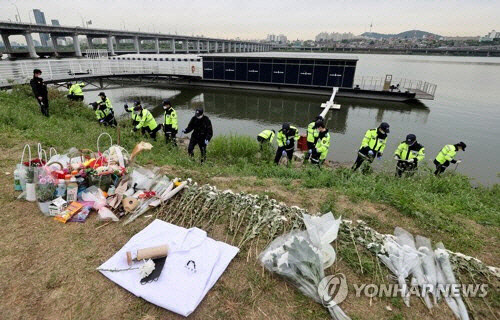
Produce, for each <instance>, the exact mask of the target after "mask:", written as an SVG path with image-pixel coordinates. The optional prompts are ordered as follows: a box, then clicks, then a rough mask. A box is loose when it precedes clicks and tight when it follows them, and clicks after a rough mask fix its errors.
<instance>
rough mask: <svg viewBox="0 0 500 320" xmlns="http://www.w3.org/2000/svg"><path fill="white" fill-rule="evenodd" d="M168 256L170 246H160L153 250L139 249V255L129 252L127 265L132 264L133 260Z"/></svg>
mask: <svg viewBox="0 0 500 320" xmlns="http://www.w3.org/2000/svg"><path fill="white" fill-rule="evenodd" d="M167 254H168V246H167V245H163V246H158V247H152V248H144V249H138V250H137V253H136V254H135V255H134V252H131V251H127V263H128V264H129V265H131V264H132V261H133V260H144V259H157V258H163V257H166V256H167Z"/></svg>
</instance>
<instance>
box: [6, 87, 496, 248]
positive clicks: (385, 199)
mask: <svg viewBox="0 0 500 320" xmlns="http://www.w3.org/2000/svg"><path fill="white" fill-rule="evenodd" d="M50 112H51V117H50V118H49V119H46V118H44V117H43V116H42V115H41V114H40V110H39V107H38V104H37V102H36V101H35V99H34V98H33V96H32V93H31V89H30V88H29V87H28V86H18V87H15V88H14V89H13V90H12V91H10V92H7V91H0V138H1V139H0V146H2V147H12V146H13V145H15V144H22V143H25V142H27V141H30V142H41V143H42V144H43V145H44V146H45V147H49V146H53V147H56V148H57V150H59V151H64V150H66V149H69V148H70V147H73V146H76V147H78V148H88V149H91V150H94V151H96V149H97V147H96V140H97V137H98V136H99V134H100V133H101V132H108V133H109V134H110V135H111V136H112V137H113V139H114V141H116V139H117V130H116V129H111V128H106V127H102V126H99V124H97V122H96V120H95V115H94V113H93V111H92V110H91V109H89V108H88V107H87V106H85V105H83V104H82V103H80V102H72V101H68V100H67V99H66V98H65V97H64V95H63V94H62V93H61V92H58V91H55V90H51V91H50ZM130 131H131V127H130V123H129V121H122V122H121V123H120V132H121V135H120V144H121V145H122V146H123V147H125V148H126V149H128V150H131V149H132V148H133V147H134V145H135V144H136V143H137V142H139V141H141V140H143V139H144V138H143V137H142V136H140V134H138V133H131V132H130ZM107 144H108V142H107V141H103V146H102V147H103V148H107ZM153 146H154V148H153V150H152V151H151V152H145V153H143V154H141V155H140V156H139V157H138V162H139V163H140V164H152V165H156V166H162V165H173V166H176V168H180V169H182V172H185V176H184V178H187V177H192V178H194V179H196V180H197V181H199V182H200V183H204V182H207V181H209V179H210V178H211V177H214V176H231V177H235V176H236V177H241V178H242V181H243V180H244V177H249V176H254V177H256V178H257V182H256V185H263V184H264V185H265V184H268V181H267V180H264V179H269V178H270V179H272V180H273V181H274V183H276V184H280V185H282V186H285V187H286V188H287V189H288V190H289V191H291V192H297V191H298V189H300V190H305V192H308V191H307V190H309V189H311V188H323V189H325V188H326V189H329V190H332V196H331V197H330V198H329V199H327V201H326V202H325V203H323V204H322V205H321V209H322V210H323V211H326V210H333V211H335V209H336V206H335V202H336V198H335V195H333V194H334V193H341V194H345V195H347V196H348V197H349V199H350V200H351V201H354V202H356V201H371V202H378V203H384V204H387V205H390V206H393V207H394V208H396V209H397V210H398V211H399V212H401V213H402V214H403V215H405V216H408V217H410V218H412V219H413V220H414V221H416V224H417V226H418V227H420V228H421V229H422V230H425V231H426V232H427V234H429V233H436V234H438V235H440V236H443V235H447V236H448V239H449V240H450V241H448V242H446V241H445V244H446V245H447V246H448V247H449V248H450V249H452V250H459V251H465V252H473V251H474V250H476V249H479V248H481V247H482V245H483V243H481V241H480V240H479V239H477V238H476V237H475V234H474V228H473V227H471V226H467V225H465V224H464V221H468V220H472V221H474V222H475V223H477V224H480V225H483V226H487V227H492V228H494V229H495V230H496V228H497V227H498V226H500V200H499V199H500V186H499V185H494V186H491V187H484V186H472V184H471V181H470V180H469V178H467V177H465V176H463V175H459V174H453V173H446V174H444V175H443V176H442V177H440V178H436V177H434V176H433V175H432V174H431V173H430V172H424V173H423V174H421V175H417V176H414V177H412V178H403V179H398V178H395V177H394V176H393V175H392V174H388V173H383V172H374V173H372V174H369V175H363V174H360V173H358V172H356V173H352V172H351V171H350V170H349V169H347V168H340V169H329V168H323V169H321V170H319V169H317V168H315V167H311V166H306V167H302V168H300V169H297V168H293V167H291V168H289V167H285V166H275V165H274V164H273V163H272V153H273V150H266V152H263V155H260V152H259V145H258V143H257V141H256V140H255V138H254V137H248V136H236V135H229V136H217V137H215V138H214V139H213V140H212V141H211V143H210V145H209V147H208V161H207V162H206V163H204V164H203V165H200V163H199V161H198V160H193V159H190V158H189V157H188V156H187V153H186V151H185V150H184V149H182V148H178V149H176V148H168V147H167V146H166V145H165V144H164V142H163V139H162V137H160V138H159V139H158V141H157V142H153ZM293 180H300V183H299V184H298V185H295V184H294V185H292V184H291V182H292V181H293ZM311 199H312V200H314V194H312V195H311ZM339 213H340V212H339ZM403 227H404V226H403ZM491 231H493V232H491V233H492V234H495V237H497V238H498V234H499V233H498V232H495V231H494V230H493V229H492V230H491ZM444 240H446V239H444ZM451 240H455V241H451Z"/></svg>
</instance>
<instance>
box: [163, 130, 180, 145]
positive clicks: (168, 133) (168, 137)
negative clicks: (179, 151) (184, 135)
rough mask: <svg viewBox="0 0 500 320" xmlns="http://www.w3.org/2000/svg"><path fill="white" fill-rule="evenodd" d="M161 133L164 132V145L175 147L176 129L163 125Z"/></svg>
mask: <svg viewBox="0 0 500 320" xmlns="http://www.w3.org/2000/svg"><path fill="white" fill-rule="evenodd" d="M163 132H165V143H166V144H169V143H172V144H173V145H174V146H177V139H176V136H177V129H174V128H172V126H171V125H163Z"/></svg>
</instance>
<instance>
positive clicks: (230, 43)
mask: <svg viewBox="0 0 500 320" xmlns="http://www.w3.org/2000/svg"><path fill="white" fill-rule="evenodd" d="M232 46H233V43H232V42H228V43H227V52H232V50H233V48H232Z"/></svg>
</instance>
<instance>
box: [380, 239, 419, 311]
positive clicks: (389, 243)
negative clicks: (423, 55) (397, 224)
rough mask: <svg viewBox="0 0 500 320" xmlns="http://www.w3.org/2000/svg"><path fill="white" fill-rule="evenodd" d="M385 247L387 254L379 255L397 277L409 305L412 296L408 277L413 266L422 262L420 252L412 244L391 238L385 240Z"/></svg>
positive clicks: (404, 299)
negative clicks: (409, 292)
mask: <svg viewBox="0 0 500 320" xmlns="http://www.w3.org/2000/svg"><path fill="white" fill-rule="evenodd" d="M383 249H384V251H385V254H378V257H379V259H380V260H381V261H382V262H383V263H384V264H385V265H386V267H387V268H389V270H391V271H392V273H394V275H395V276H396V277H397V279H398V283H399V287H400V289H401V293H402V296H403V301H404V303H405V304H406V306H408V307H409V306H410V296H409V295H408V285H407V284H406V278H408V276H409V274H410V272H411V270H412V269H413V267H415V266H416V265H417V264H419V263H420V258H419V252H418V251H417V250H416V249H414V248H411V247H410V246H407V245H400V244H398V243H397V242H396V241H395V240H393V239H391V238H386V239H385V240H384V247H383Z"/></svg>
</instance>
